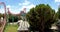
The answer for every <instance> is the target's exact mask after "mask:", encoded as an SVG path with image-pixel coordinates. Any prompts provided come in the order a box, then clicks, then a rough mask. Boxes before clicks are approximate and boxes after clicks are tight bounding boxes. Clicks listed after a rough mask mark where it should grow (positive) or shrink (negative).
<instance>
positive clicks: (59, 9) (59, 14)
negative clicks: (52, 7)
mask: <svg viewBox="0 0 60 32" xmlns="http://www.w3.org/2000/svg"><path fill="white" fill-rule="evenodd" d="M57 13H58V18H59V19H60V7H59V8H58V12H57Z"/></svg>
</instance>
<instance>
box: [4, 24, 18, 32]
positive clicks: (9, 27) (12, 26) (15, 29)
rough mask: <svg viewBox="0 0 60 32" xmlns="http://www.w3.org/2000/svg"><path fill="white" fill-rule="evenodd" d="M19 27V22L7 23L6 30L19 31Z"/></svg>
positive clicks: (7, 31)
mask: <svg viewBox="0 0 60 32" xmlns="http://www.w3.org/2000/svg"><path fill="white" fill-rule="evenodd" d="M17 29H18V25H17V24H15V25H14V24H7V25H6V27H5V29H4V32H17Z"/></svg>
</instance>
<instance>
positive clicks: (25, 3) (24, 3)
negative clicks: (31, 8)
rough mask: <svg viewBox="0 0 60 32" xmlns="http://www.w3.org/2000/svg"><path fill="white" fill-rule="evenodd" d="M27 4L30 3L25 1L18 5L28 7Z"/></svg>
mask: <svg viewBox="0 0 60 32" xmlns="http://www.w3.org/2000/svg"><path fill="white" fill-rule="evenodd" d="M29 4H30V2H29V1H27V0H25V1H24V2H23V3H19V5H29Z"/></svg>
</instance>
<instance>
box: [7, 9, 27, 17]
mask: <svg viewBox="0 0 60 32" xmlns="http://www.w3.org/2000/svg"><path fill="white" fill-rule="evenodd" d="M7 10H8V14H11V15H15V16H20V15H21V14H22V13H26V8H24V9H23V11H21V12H20V13H18V14H12V13H11V12H10V10H9V8H7Z"/></svg>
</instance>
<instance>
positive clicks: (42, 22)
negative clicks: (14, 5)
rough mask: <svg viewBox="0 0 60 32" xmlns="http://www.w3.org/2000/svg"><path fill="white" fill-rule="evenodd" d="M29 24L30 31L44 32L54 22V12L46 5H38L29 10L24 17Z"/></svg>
mask: <svg viewBox="0 0 60 32" xmlns="http://www.w3.org/2000/svg"><path fill="white" fill-rule="evenodd" d="M26 17H27V20H28V21H29V24H30V30H33V31H40V32H46V31H48V29H50V28H51V25H52V24H53V23H54V22H55V21H56V18H55V10H53V9H52V8H51V7H50V6H49V5H48V4H47V5H45V4H39V5H36V7H35V8H31V9H30V11H29V12H28V13H27V15H26Z"/></svg>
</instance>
